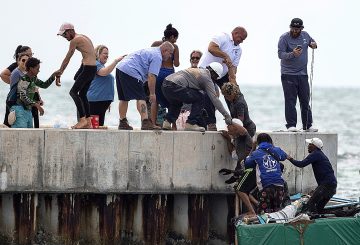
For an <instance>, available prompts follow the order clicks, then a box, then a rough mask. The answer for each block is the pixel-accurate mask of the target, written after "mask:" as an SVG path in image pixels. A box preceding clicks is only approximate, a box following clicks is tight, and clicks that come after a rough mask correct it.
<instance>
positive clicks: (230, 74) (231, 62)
mask: <svg viewBox="0 0 360 245" xmlns="http://www.w3.org/2000/svg"><path fill="white" fill-rule="evenodd" d="M246 37H247V32H246V30H245V28H244V27H241V26H237V27H235V28H234V30H233V31H232V32H231V34H228V33H222V34H220V35H217V36H215V37H213V38H212V39H211V41H210V44H209V47H208V49H207V51H206V52H205V53H204V55H203V56H202V58H201V60H200V65H199V67H201V68H206V67H207V66H208V65H209V64H210V63H211V62H219V63H220V64H222V65H223V70H224V71H223V74H222V75H221V76H220V78H219V80H217V81H216V84H217V85H218V86H219V87H220V88H221V86H222V85H223V84H224V83H226V82H231V83H235V84H236V71H237V66H238V65H239V61H240V57H241V53H242V50H241V47H240V43H242V42H243V41H244V40H245V39H246ZM206 101H208V98H206ZM205 106H206V108H205V110H206V111H207V114H208V120H207V125H208V130H214V131H216V118H215V108H214V107H213V106H212V103H206V102H205Z"/></svg>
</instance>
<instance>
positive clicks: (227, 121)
mask: <svg viewBox="0 0 360 245" xmlns="http://www.w3.org/2000/svg"><path fill="white" fill-rule="evenodd" d="M225 123H226V125H231V124H232V118H231V116H230V115H228V116H226V117H225Z"/></svg>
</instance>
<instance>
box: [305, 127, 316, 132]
mask: <svg viewBox="0 0 360 245" xmlns="http://www.w3.org/2000/svg"><path fill="white" fill-rule="evenodd" d="M317 131H319V130H318V129H317V128H314V127H313V126H311V127H310V128H308V129H305V130H304V132H317Z"/></svg>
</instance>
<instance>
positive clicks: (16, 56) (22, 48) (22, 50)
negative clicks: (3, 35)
mask: <svg viewBox="0 0 360 245" xmlns="http://www.w3.org/2000/svg"><path fill="white" fill-rule="evenodd" d="M28 49H30V47H29V46H22V45H19V46H17V48H16V49H15V53H14V56H13V57H14V59H15V60H18V58H19V54H21V53H23V52H25V51H26V50H28Z"/></svg>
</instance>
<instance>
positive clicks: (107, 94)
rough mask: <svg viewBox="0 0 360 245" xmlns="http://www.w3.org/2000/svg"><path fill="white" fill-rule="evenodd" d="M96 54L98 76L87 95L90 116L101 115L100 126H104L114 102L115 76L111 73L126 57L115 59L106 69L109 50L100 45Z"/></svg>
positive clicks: (96, 49)
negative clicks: (106, 113) (106, 116)
mask: <svg viewBox="0 0 360 245" xmlns="http://www.w3.org/2000/svg"><path fill="white" fill-rule="evenodd" d="M95 54H96V70H97V72H96V76H95V78H94V80H93V81H92V82H91V85H90V88H89V90H88V93H87V98H88V101H89V104H90V114H91V115H99V125H100V126H103V125H104V121H105V112H106V110H107V109H108V108H109V107H110V104H111V102H112V101H114V93H115V92H114V76H113V75H111V72H112V71H113V70H114V68H115V66H116V65H117V63H119V61H121V60H122V59H123V58H124V56H120V57H119V58H117V59H115V60H114V61H113V62H112V63H111V64H110V65H108V66H106V67H105V63H106V62H107V60H108V58H109V49H108V48H107V47H106V46H105V45H99V46H97V47H96V48H95Z"/></svg>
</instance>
